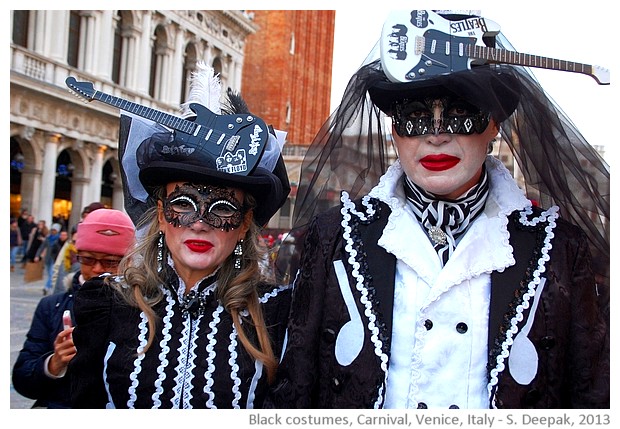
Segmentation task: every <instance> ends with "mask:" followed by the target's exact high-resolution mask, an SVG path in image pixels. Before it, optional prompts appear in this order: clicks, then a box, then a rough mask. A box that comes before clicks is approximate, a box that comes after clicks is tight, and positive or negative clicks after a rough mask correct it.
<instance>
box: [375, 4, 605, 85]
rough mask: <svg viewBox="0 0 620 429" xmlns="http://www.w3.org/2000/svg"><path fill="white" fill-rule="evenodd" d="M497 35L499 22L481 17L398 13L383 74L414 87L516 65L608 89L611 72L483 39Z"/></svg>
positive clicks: (386, 37) (390, 27)
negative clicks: (576, 76) (485, 67)
mask: <svg viewBox="0 0 620 429" xmlns="http://www.w3.org/2000/svg"><path fill="white" fill-rule="evenodd" d="M499 31H500V27H499V25H498V24H497V23H495V22H493V21H491V20H488V19H485V18H482V17H479V16H468V17H465V18H463V19H460V20H455V21H452V20H448V19H446V18H444V17H442V16H441V15H439V14H437V13H435V12H433V11H430V10H411V11H394V12H392V13H390V15H389V16H388V18H387V20H386V21H385V24H384V26H383V31H382V33H381V40H380V46H381V61H382V65H383V70H384V72H385V74H386V75H387V76H388V78H389V79H390V80H391V81H392V82H412V81H415V80H419V79H423V78H425V77H432V76H436V75H441V74H446V73H452V72H456V71H461V70H467V69H470V68H471V65H472V64H488V63H491V64H513V65H520V66H528V67H535V68H544V69H552V70H562V71H569V72H575V73H583V74H586V75H589V76H591V77H592V78H594V79H595V80H596V81H597V82H598V83H599V84H601V85H608V84H609V70H607V69H604V68H602V67H599V66H592V65H588V64H581V63H576V62H573V61H565V60H557V59H553V58H546V57H541V56H538V55H531V54H523V53H519V52H515V51H510V50H506V49H496V48H494V47H489V46H487V45H486V44H485V43H484V39H486V38H492V37H494V36H495V35H497V34H498V33H499Z"/></svg>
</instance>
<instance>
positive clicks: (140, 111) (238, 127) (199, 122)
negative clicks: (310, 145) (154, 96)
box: [65, 76, 269, 176]
mask: <svg viewBox="0 0 620 429" xmlns="http://www.w3.org/2000/svg"><path fill="white" fill-rule="evenodd" d="M65 83H66V84H67V86H68V87H69V88H70V89H71V90H72V91H73V92H74V93H75V94H77V95H79V96H80V97H82V98H83V99H85V100H87V101H92V100H98V101H101V102H102V103H105V104H108V105H110V106H114V107H117V108H119V109H121V110H124V111H126V112H129V113H133V114H135V115H138V116H141V117H143V118H146V119H149V120H151V121H154V122H157V123H158V124H161V125H164V126H166V127H168V128H171V129H173V130H175V136H174V141H175V143H174V144H171V145H170V147H169V150H170V156H171V157H172V156H176V157H182V156H184V155H186V156H187V157H188V158H189V157H194V158H196V157H200V156H199V155H198V154H195V153H194V152H195V151H202V152H206V153H204V154H203V155H206V156H203V157H201V159H202V160H203V161H205V162H207V165H210V164H212V165H210V166H211V167H212V168H214V169H217V171H220V172H224V173H229V174H237V175H242V176H246V175H248V174H250V173H251V172H252V171H253V170H254V168H255V167H256V166H257V165H258V162H259V160H260V159H261V155H262V153H263V151H264V150H265V146H266V143H267V140H268V136H269V129H268V128H267V125H266V124H265V122H264V121H263V120H262V119H261V118H258V117H256V116H253V115H250V114H241V115H218V114H215V113H213V112H212V111H210V110H209V109H208V108H206V107H205V106H202V105H200V104H198V103H191V104H190V106H189V107H190V109H191V110H192V111H193V112H194V113H195V114H196V117H195V119H194V120H193V121H190V120H187V119H183V118H180V117H178V116H174V115H170V114H168V113H165V112H162V111H159V110H155V109H152V108H150V107H146V106H143V105H140V104H137V103H133V102H131V101H128V100H124V99H122V98H119V97H115V96H112V95H109V94H106V93H104V92H101V91H97V90H95V89H94V87H93V84H92V83H91V82H78V81H77V80H76V79H75V78H74V77H71V76H70V77H68V78H67V79H66V81H65ZM211 161H212V162H211Z"/></svg>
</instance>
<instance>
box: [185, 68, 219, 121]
mask: <svg viewBox="0 0 620 429" xmlns="http://www.w3.org/2000/svg"><path fill="white" fill-rule="evenodd" d="M188 80H189V93H188V96H187V100H185V103H183V104H181V116H182V117H184V118H187V117H189V116H194V115H195V114H194V112H192V111H191V109H190V108H189V105H190V103H198V104H201V105H203V106H205V107H206V108H207V109H209V110H210V111H212V112H213V113H216V114H218V115H219V114H220V111H221V110H220V98H221V96H222V82H221V81H220V78H219V74H218V75H216V74H215V70H214V69H213V67H211V66H208V65H207V64H206V63H205V62H204V61H199V62H198V63H196V70H195V71H193V72H192V74H191V76H190V78H189V79H188Z"/></svg>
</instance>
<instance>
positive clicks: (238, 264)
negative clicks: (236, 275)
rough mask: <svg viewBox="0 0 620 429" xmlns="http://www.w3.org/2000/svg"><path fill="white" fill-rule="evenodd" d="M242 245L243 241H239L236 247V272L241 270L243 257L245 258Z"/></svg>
mask: <svg viewBox="0 0 620 429" xmlns="http://www.w3.org/2000/svg"><path fill="white" fill-rule="evenodd" d="M242 244H243V239H241V240H239V241H238V242H237V245H236V246H235V251H234V254H235V270H240V269H241V257H242V256H243V247H241V245H242Z"/></svg>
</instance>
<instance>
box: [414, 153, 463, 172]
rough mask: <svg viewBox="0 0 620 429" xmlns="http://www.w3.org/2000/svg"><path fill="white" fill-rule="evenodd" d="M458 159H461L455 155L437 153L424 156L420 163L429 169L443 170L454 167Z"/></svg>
mask: <svg viewBox="0 0 620 429" xmlns="http://www.w3.org/2000/svg"><path fill="white" fill-rule="evenodd" d="M460 161H461V160H460V159H459V158H457V157H455V156H451V155H446V154H439V155H427V156H425V157H424V158H422V159H421V160H420V164H422V167H424V168H426V169H427V170H430V171H444V170H449V169H450V168H452V167H454V166H455V165H456V164H458V163H459V162H460Z"/></svg>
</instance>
